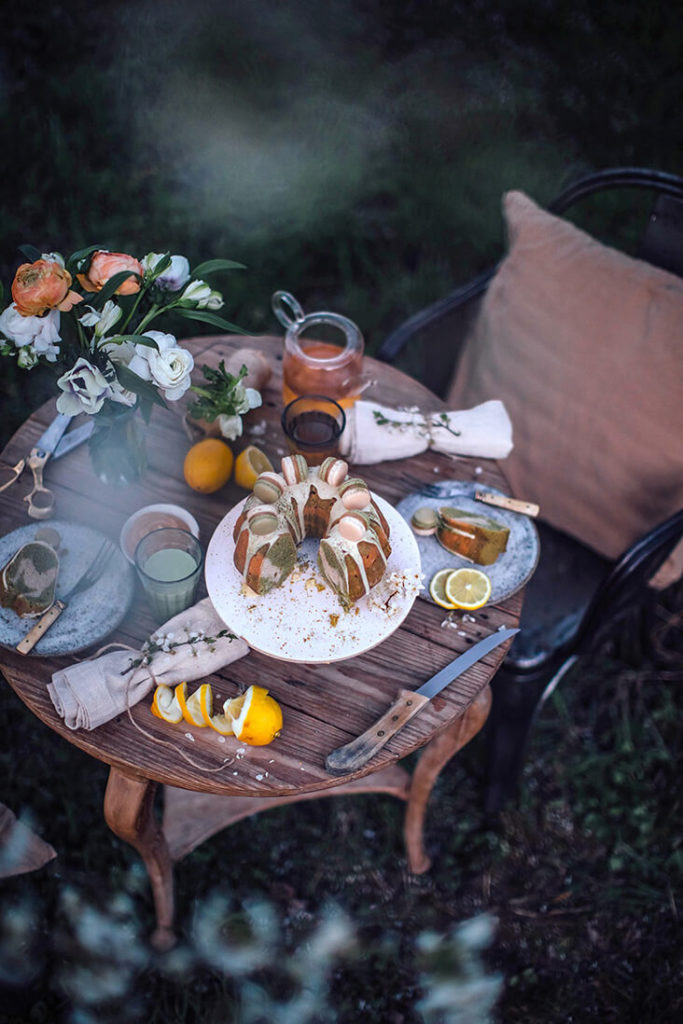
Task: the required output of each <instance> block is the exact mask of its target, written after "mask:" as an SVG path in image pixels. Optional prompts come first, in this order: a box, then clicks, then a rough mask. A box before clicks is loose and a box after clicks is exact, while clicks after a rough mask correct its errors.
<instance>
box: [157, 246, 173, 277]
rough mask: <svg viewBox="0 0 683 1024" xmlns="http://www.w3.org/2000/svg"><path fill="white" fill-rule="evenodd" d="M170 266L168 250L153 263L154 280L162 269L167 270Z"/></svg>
mask: <svg viewBox="0 0 683 1024" xmlns="http://www.w3.org/2000/svg"><path fill="white" fill-rule="evenodd" d="M170 266H171V254H170V252H167V253H165V255H163V256H162V257H161V259H160V260H157V262H156V263H155V264H154V274H155V280H156V278H157V277H160V276H161V274H163V272H164V270H168V268H169V267H170Z"/></svg>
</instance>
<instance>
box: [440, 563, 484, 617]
mask: <svg viewBox="0 0 683 1024" xmlns="http://www.w3.org/2000/svg"><path fill="white" fill-rule="evenodd" d="M445 590H446V598H447V599H448V600H449V601H451V602H452V605H451V607H454V608H466V609H468V610H469V611H473V610H474V609H475V608H482V607H483V606H484V605H485V604H486V602H487V601H488V599H489V598H490V596H491V580H490V579H489V578H488V576H487V575H486V573H485V572H482V571H481V569H455V570H454V571H452V572H451V573H450V574H449V576H448V577H447V579H446V584H445Z"/></svg>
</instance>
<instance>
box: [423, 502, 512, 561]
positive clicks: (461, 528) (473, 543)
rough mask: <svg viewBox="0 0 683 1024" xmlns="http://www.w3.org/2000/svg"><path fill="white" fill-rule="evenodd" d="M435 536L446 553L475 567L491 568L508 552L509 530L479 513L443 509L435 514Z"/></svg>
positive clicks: (458, 509) (446, 507)
mask: <svg viewBox="0 0 683 1024" xmlns="http://www.w3.org/2000/svg"><path fill="white" fill-rule="evenodd" d="M438 515H439V525H438V527H437V530H436V536H437V539H438V541H439V543H440V544H441V545H442V546H443V547H444V548H446V549H447V550H448V551H452V552H453V553H454V554H456V555H460V556H461V557H462V558H468V559H469V560H470V561H472V562H476V563H477V564H478V565H492V564H493V562H495V560H496V559H497V558H498V556H499V555H502V553H503V552H504V551H505V549H506V548H507V542H508V537H509V536H510V530H509V528H508V527H507V526H502V525H501V524H500V523H499V522H497V520H495V519H492V518H491V517H490V516H485V515H482V514H481V513H479V512H467V511H465V510H463V509H460V508H452V507H450V506H444V507H442V508H440V509H439V510H438Z"/></svg>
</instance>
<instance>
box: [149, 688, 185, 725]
mask: <svg viewBox="0 0 683 1024" xmlns="http://www.w3.org/2000/svg"><path fill="white" fill-rule="evenodd" d="M152 714H153V715H156V716H157V718H163V720H164V722H171V723H172V724H173V725H176V724H177V723H178V722H182V720H183V710H182V708H181V707H180V704H179V703H178V700H177V698H176V695H175V693H174V692H173V690H172V689H171V687H170V686H164V685H163V684H162V685H161V686H157V688H156V690H155V691H154V699H153V701H152Z"/></svg>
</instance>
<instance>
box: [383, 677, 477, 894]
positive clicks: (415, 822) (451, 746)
mask: <svg viewBox="0 0 683 1024" xmlns="http://www.w3.org/2000/svg"><path fill="white" fill-rule="evenodd" d="M490 708H491V688H490V686H486V687H485V688H484V689H483V690H482V691H481V693H480V694H479V696H478V697H477V698H476V700H475V701H474V702H473V703H472V704H471V705H470V706H469V708H468V709H467V711H465V713H464V714H463V715H461V717H460V718H458V719H457V721H455V722H454V723H453V724H452V725H451V726H449V727H448V729H446V730H444V732H442V733H440V734H439V735H438V736H435V737H434V739H433V740H431V741H430V742H429V743H428V744H427V746H426V747H425V748H424V750H423V751H422V754H421V756H420V759H419V761H418V762H417V765H416V767H415V771H414V772H413V778H412V782H411V786H410V793H409V796H408V806H407V808H406V815H405V820H404V825H403V835H404V838H405V844H406V853H407V856H408V866H409V868H410V870H411V871H412V872H413V874H415V875H421V874H423V873H424V872H425V871H428V870H429V868H430V866H431V863H432V862H431V858H430V857H428V855H427V853H426V851H425V848H424V843H423V838H422V831H423V827H424V819H425V814H426V811H427V801H428V800H429V796H430V794H431V792H432V789H433V787H434V783H435V782H436V780H437V778H438V777H439V773H440V771H441V769H442V768H443V767H444V765H446V764H447V763H448V761H450V759H451V758H452V757H453V755H454V754H456V753H457V752H458V751H459V750H460V749H461V748H462V747H464V746H465V744H466V743H469V741H470V740H471V739H472V737H473V736H476V734H477V733H478V732H479V730H480V729H481V728H482V726H483V725H484V722H485V721H486V719H487V717H488V713H489V710H490Z"/></svg>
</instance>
